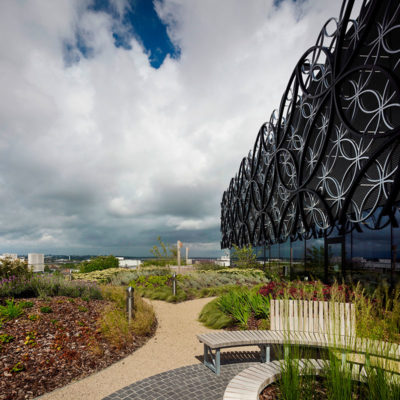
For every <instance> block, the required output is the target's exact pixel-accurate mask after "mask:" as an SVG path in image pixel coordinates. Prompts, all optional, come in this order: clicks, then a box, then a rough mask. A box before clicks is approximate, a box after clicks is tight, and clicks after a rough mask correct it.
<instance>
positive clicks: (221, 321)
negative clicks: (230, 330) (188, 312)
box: [199, 299, 234, 329]
mask: <svg viewBox="0 0 400 400" xmlns="http://www.w3.org/2000/svg"><path fill="white" fill-rule="evenodd" d="M199 321H200V322H202V323H203V324H204V325H205V326H207V327H208V328H212V329H223V328H227V327H229V326H232V325H233V324H234V321H233V319H232V318H231V317H230V316H228V315H226V314H224V312H223V311H221V309H220V307H219V305H218V299H214V300H212V301H210V302H209V303H207V304H206V305H205V306H204V307H203V309H202V310H201V312H200V314H199Z"/></svg>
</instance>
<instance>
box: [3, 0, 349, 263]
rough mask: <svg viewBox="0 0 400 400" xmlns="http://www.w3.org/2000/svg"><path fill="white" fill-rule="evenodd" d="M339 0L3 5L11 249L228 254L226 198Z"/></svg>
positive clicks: (6, 222)
mask: <svg viewBox="0 0 400 400" xmlns="http://www.w3.org/2000/svg"><path fill="white" fill-rule="evenodd" d="M340 3H341V2H340V1H339V0H337V1H332V0H303V1H297V2H293V1H292V0H283V1H276V0H275V1H273V0H249V1H242V0H218V1H212V0H154V1H151V0H1V2H0V72H1V73H0V199H1V202H0V204H1V209H0V252H18V253H20V254H26V253H28V252H33V251H36V252H44V253H62V254H108V253H113V254H115V255H133V256H148V255H150V254H149V248H150V247H151V246H152V245H153V244H155V242H156V238H157V236H158V235H161V237H162V238H163V240H164V241H166V242H170V243H173V242H175V241H176V240H177V239H180V240H181V241H182V242H183V243H184V245H188V246H189V247H190V249H191V250H190V253H191V255H192V256H207V255H208V256H215V255H220V254H221V251H220V249H219V241H220V232H219V222H220V221H219V215H220V200H221V197H222V193H223V191H224V190H225V189H226V188H227V186H228V184H229V181H230V179H231V177H232V176H233V175H234V174H235V172H236V171H237V169H238V167H239V164H240V161H241V159H242V157H243V156H245V155H246V154H247V153H248V151H249V149H250V148H251V147H252V145H253V143H254V140H255V138H256V135H257V132H258V129H259V127H260V126H261V124H262V123H263V122H265V121H266V120H267V119H269V116H270V114H271V112H272V110H273V109H274V108H277V107H278V105H279V101H280V97H281V95H282V93H283V91H284V89H285V88H286V84H287V81H288V79H289V76H290V73H291V71H292V70H293V68H294V66H295V64H296V62H297V60H298V59H299V58H300V56H301V55H302V53H303V52H305V50H306V49H307V48H308V47H310V46H312V45H313V44H314V42H315V40H316V38H317V35H318V33H319V31H320V29H321V27H322V25H323V23H324V22H325V21H326V20H327V19H328V18H329V17H331V16H337V15H338V13H339V8H340Z"/></svg>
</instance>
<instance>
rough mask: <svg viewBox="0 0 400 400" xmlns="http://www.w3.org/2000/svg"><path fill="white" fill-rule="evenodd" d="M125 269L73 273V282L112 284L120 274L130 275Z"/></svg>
mask: <svg viewBox="0 0 400 400" xmlns="http://www.w3.org/2000/svg"><path fill="white" fill-rule="evenodd" d="M129 273H130V272H127V271H126V269H125V268H108V269H105V270H101V271H92V272H86V273H83V272H74V273H72V279H73V280H82V281H91V282H97V283H110V282H113V280H114V279H115V278H116V277H117V276H118V275H120V274H129Z"/></svg>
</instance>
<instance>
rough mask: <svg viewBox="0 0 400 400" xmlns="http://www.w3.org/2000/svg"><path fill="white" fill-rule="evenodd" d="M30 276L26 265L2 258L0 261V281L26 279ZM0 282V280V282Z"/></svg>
mask: <svg viewBox="0 0 400 400" xmlns="http://www.w3.org/2000/svg"><path fill="white" fill-rule="evenodd" d="M30 274H31V271H30V270H29V268H28V264H27V263H26V262H24V261H21V260H19V259H16V260H12V259H11V258H8V257H6V258H3V259H1V260H0V279H1V278H3V279H8V278H11V277H14V278H18V277H27V276H29V275H30ZM0 282H1V280H0Z"/></svg>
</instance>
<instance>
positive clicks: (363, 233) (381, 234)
mask: <svg viewBox="0 0 400 400" xmlns="http://www.w3.org/2000/svg"><path fill="white" fill-rule="evenodd" d="M356 228H357V229H353V231H352V233H351V235H352V237H351V244H352V249H351V264H352V268H351V277H352V279H353V281H361V282H362V283H363V284H364V285H366V286H368V284H369V285H370V286H371V287H376V286H377V285H378V284H379V283H380V282H382V281H383V280H387V281H389V280H390V273H391V259H392V254H391V224H388V225H387V226H386V227H385V228H383V229H379V230H373V229H369V228H368V227H367V225H366V224H360V225H358V226H357V227H356Z"/></svg>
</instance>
